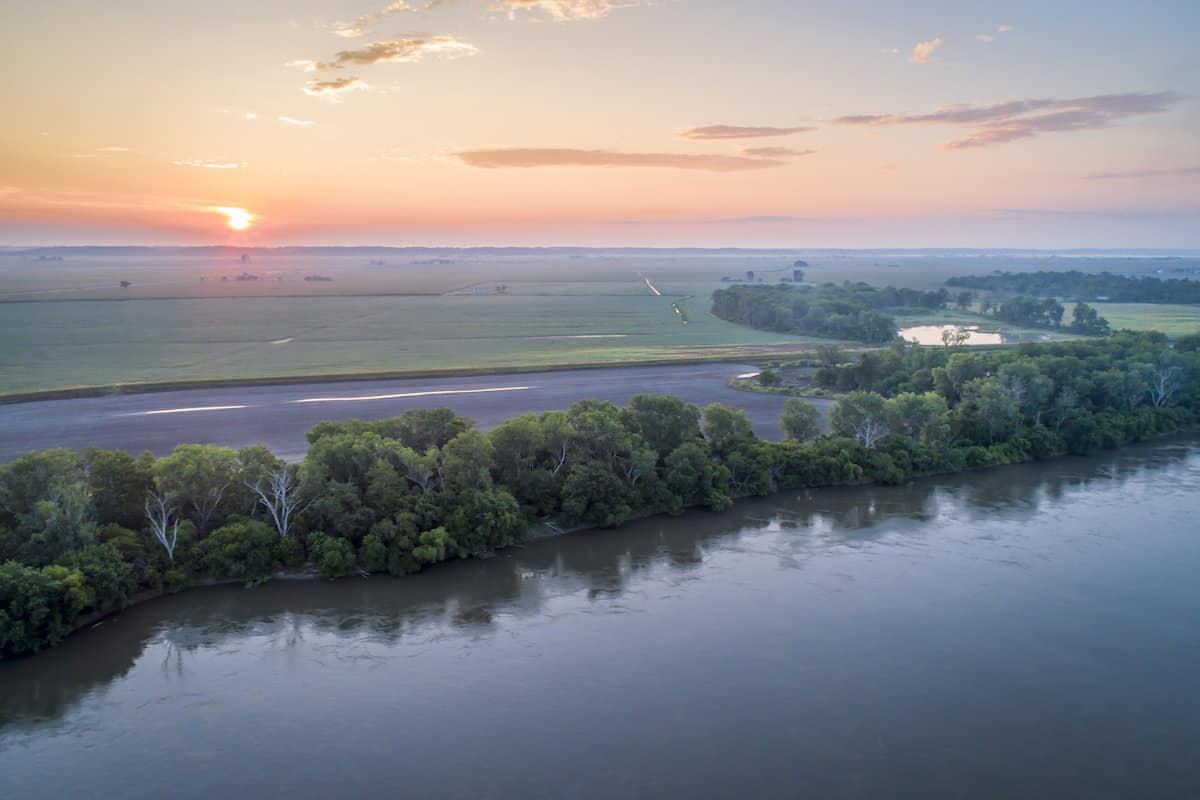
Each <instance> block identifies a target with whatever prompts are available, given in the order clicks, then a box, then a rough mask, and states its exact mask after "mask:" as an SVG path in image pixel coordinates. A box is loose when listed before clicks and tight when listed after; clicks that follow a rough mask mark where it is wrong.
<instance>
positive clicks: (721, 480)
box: [663, 442, 730, 513]
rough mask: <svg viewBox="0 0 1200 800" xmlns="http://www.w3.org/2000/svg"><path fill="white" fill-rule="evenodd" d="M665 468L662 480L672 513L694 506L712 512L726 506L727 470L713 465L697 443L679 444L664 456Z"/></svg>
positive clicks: (727, 496)
mask: <svg viewBox="0 0 1200 800" xmlns="http://www.w3.org/2000/svg"><path fill="white" fill-rule="evenodd" d="M665 467H666V469H665V471H664V475H663V477H664V480H665V482H666V485H667V489H668V491H670V492H671V495H672V496H673V497H674V499H675V502H674V504H673V507H672V509H671V510H672V511H673V512H675V513H678V512H680V511H682V510H683V509H684V508H687V507H688V506H693V505H696V504H697V503H700V504H703V505H705V506H707V507H709V508H711V509H713V510H714V511H721V510H723V509H725V508H727V507H728V506H729V504H730V499H729V485H728V483H729V470H727V469H726V468H725V467H721V466H717V465H715V464H713V462H712V459H711V458H710V457H709V455H708V453H707V452H706V451H705V449H704V447H703V446H702V445H701V444H699V443H697V442H685V443H684V444H681V445H680V446H679V447H678V448H676V449H675V450H674V451H673V452H672V453H671V454H670V455H668V456H667V458H666V463H665Z"/></svg>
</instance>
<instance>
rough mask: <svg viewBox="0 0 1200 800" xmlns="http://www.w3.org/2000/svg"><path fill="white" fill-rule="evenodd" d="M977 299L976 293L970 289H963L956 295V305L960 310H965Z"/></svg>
mask: <svg viewBox="0 0 1200 800" xmlns="http://www.w3.org/2000/svg"><path fill="white" fill-rule="evenodd" d="M974 299H975V293H974V292H972V291H971V290H970V289H963V290H962V291H961V292H959V293H958V294H956V295H954V307H955V308H957V309H958V310H959V311H965V310H966V309H968V308H970V307H971V301H972V300H974Z"/></svg>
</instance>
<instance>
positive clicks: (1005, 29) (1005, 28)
mask: <svg viewBox="0 0 1200 800" xmlns="http://www.w3.org/2000/svg"><path fill="white" fill-rule="evenodd" d="M1013 30H1014V28H1013V26H1012V25H1001V26H999V27H998V28H996V33H1012V32H1013Z"/></svg>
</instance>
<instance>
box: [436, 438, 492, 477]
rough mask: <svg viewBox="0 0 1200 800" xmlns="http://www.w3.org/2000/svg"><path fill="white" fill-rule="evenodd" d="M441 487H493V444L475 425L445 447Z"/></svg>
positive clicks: (441, 470) (442, 451)
mask: <svg viewBox="0 0 1200 800" xmlns="http://www.w3.org/2000/svg"><path fill="white" fill-rule="evenodd" d="M439 472H440V474H441V478H442V480H441V483H442V488H443V489H445V490H446V491H450V492H465V491H467V490H468V489H489V488H491V486H492V443H491V442H490V441H489V440H488V438H487V437H486V436H484V435H483V434H482V433H480V432H479V431H477V430H475V429H474V428H470V429H468V430H465V431H463V432H462V433H460V434H458V435H457V436H455V437H454V438H453V439H451V440H450V441H448V442H446V444H445V445H444V446H443V447H442V450H441V465H440V467H439Z"/></svg>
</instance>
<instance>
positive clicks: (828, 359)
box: [817, 344, 846, 367]
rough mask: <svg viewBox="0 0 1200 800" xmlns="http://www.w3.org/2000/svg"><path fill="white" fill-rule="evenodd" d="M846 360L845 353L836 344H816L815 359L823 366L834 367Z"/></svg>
mask: <svg viewBox="0 0 1200 800" xmlns="http://www.w3.org/2000/svg"><path fill="white" fill-rule="evenodd" d="M845 360H846V353H845V351H843V350H842V348H840V347H838V346H837V345H836V344H819V345H817V361H818V362H820V364H821V366H823V367H836V366H839V365H840V364H841V363H842V362H843V361H845Z"/></svg>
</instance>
